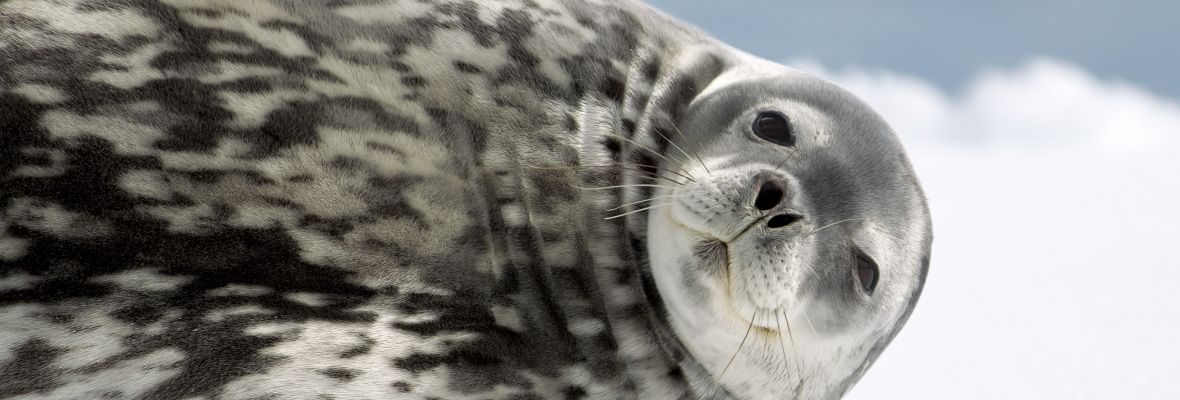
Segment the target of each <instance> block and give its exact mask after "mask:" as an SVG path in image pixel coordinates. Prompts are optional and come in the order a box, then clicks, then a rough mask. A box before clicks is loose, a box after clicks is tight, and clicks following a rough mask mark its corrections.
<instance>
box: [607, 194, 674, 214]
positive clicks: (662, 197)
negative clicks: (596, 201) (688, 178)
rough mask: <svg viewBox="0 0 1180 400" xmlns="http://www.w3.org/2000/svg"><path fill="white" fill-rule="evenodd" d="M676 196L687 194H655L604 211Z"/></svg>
mask: <svg viewBox="0 0 1180 400" xmlns="http://www.w3.org/2000/svg"><path fill="white" fill-rule="evenodd" d="M676 197H688V195H683V194H670V195H666V196H655V197H652V198H649V199H643V200H639V201H633V202H630V203H627V204H623V205H621V206H618V207H615V208H610V209H607V210H606V211H615V210H619V209H622V208H625V207H627V206H633V205H636V204H640V203H645V202H649V201H655V200H663V199H670V198H676Z"/></svg>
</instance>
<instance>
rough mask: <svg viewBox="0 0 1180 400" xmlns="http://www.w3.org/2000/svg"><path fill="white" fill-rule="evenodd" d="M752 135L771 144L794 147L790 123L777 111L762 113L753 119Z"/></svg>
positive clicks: (793, 134)
mask: <svg viewBox="0 0 1180 400" xmlns="http://www.w3.org/2000/svg"><path fill="white" fill-rule="evenodd" d="M753 129H754V134H755V135H758V137H760V138H762V139H765V140H767V141H769V142H771V143H774V144H777V145H781V146H794V145H795V132H792V131H791V121H790V120H788V119H787V116H786V115H783V113H780V112H778V111H763V112H760V113H758V116H757V117H755V118H754V126H753Z"/></svg>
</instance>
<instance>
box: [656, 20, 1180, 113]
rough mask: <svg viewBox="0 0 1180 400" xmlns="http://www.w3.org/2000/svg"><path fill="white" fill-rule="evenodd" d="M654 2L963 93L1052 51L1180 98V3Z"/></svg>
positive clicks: (774, 51) (730, 37)
mask: <svg viewBox="0 0 1180 400" xmlns="http://www.w3.org/2000/svg"><path fill="white" fill-rule="evenodd" d="M649 3H650V4H652V5H654V6H656V7H657V8H660V9H661V10H664V11H665V12H668V13H670V14H672V15H675V16H677V17H679V18H681V19H683V20H686V21H689V22H691V23H693V24H695V25H697V26H699V27H701V28H702V29H704V30H706V31H708V32H710V33H711V34H713V35H714V36H716V37H718V38H720V39H722V40H723V41H725V42H727V43H729V44H731V45H734V46H736V47H738V48H741V49H743V50H746V51H749V52H751V53H754V54H756V55H759V56H762V57H764V58H768V59H772V60H783V59H788V58H794V57H798V56H810V57H815V58H818V59H820V60H823V61H824V63H826V64H828V65H833V66H837V67H840V66H845V65H871V66H876V67H881V68H887V69H890V70H893V71H897V72H901V73H907V74H913V75H918V76H922V77H924V78H926V79H929V80H931V81H932V82H935V83H936V84H938V85H939V86H941V87H944V88H948V89H951V90H958V89H960V88H961V87H962V86H963V85H965V84H966V83H967V82H968V80H969V79H970V78H971V76H972V75H973V74H974V73H975V72H976V71H977V70H978V69H979V68H981V67H988V66H992V67H1014V66H1017V65H1019V64H1020V63H1022V62H1024V61H1025V60H1027V59H1028V58H1029V57H1033V56H1050V57H1053V58H1057V59H1061V60H1065V61H1068V62H1071V63H1076V64H1079V65H1083V66H1085V67H1086V68H1087V69H1088V70H1089V71H1091V72H1093V73H1095V74H1096V75H1098V76H1100V77H1104V78H1115V79H1121V80H1126V81H1130V82H1133V83H1136V84H1138V85H1141V86H1143V87H1146V88H1148V89H1150V90H1151V91H1154V92H1157V93H1159V94H1164V95H1169V96H1172V97H1180V77H1178V75H1180V44H1178V43H1177V41H1178V40H1180V1H1169V0H1163V1H1111V0H1108V1H1094V0H1074V1H1069V0H1048V1H1046V0H1039V1H1037V0H1034V1H1019V0H995V1H969V2H968V1H912V0H911V1H874V0H833V1H807V2H797V1H776V0H741V1H730V2H718V1H715V0H655V1H649ZM722 4H724V5H722Z"/></svg>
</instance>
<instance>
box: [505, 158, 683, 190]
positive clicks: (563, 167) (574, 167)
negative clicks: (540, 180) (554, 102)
mask: <svg viewBox="0 0 1180 400" xmlns="http://www.w3.org/2000/svg"><path fill="white" fill-rule="evenodd" d="M632 165H633V166H632ZM632 165H627V164H624V163H620V162H615V163H610V164H607V165H525V168H529V169H539V170H566V171H576V170H580V169H582V168H587V169H589V168H619V169H623V170H627V171H635V172H642V173H644V174H648V175H653V176H659V177H661V178H663V179H667V180H669V181H672V182H676V183H677V184H680V185H684V182H678V181H675V180H672V179H671V178H667V177H663V176H660V175H659V172H651V171H648V170H645V169H643V167H647V168H651V169H654V170H656V171H661V169H660V167H657V166H654V165H647V164H638V163H635V164H632ZM662 171H668V172H670V173H673V174H675V175H676V176H679V177H681V178H684V179H688V180H689V181H692V182H696V180H695V179H693V178H692V177H691V176H688V175H685V174H682V173H680V172H677V171H676V170H672V169H664V170H662Z"/></svg>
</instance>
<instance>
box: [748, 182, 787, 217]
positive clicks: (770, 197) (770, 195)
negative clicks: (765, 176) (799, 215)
mask: <svg viewBox="0 0 1180 400" xmlns="http://www.w3.org/2000/svg"><path fill="white" fill-rule="evenodd" d="M782 199H783V190H782V189H781V188H779V187H778V185H775V184H774V183H771V182H766V183H763V184H762V187H761V188H759V189H758V197H755V198H754V207H755V208H757V209H759V210H762V211H766V210H769V209H772V208H774V207H775V206H778V203H779V201H782Z"/></svg>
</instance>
